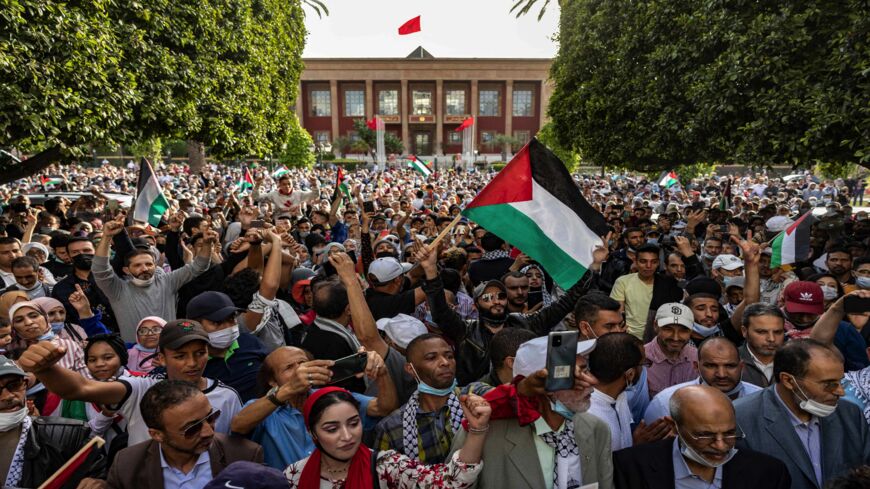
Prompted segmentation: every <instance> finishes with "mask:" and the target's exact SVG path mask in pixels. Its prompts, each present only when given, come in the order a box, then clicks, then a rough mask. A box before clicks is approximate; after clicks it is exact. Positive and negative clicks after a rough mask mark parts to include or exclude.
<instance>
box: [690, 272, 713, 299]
mask: <svg viewBox="0 0 870 489" xmlns="http://www.w3.org/2000/svg"><path fill="white" fill-rule="evenodd" d="M686 293H687V294H689V295H695V294H711V295H715V296H717V297H718V296H720V295H722V286H721V285H719V282H717V281H716V280H714V279H712V278H710V277H706V276H701V277H695V278H693V279H692V280H690V281H689V283H687V284H686Z"/></svg>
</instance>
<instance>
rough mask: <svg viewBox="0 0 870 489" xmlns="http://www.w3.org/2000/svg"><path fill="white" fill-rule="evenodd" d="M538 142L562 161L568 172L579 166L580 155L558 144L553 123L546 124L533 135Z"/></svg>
mask: <svg viewBox="0 0 870 489" xmlns="http://www.w3.org/2000/svg"><path fill="white" fill-rule="evenodd" d="M535 137H536V138H538V141H540V142H542V143H544V144H545V145H546V146H547V147H548V148H550V151H552V152H553V153H554V154H555V155H556V156H558V157H559V159H560V160H562V163H563V164H564V165H565V167H566V168H568V171H571V172H573V171H574V170H576V169H577V167H578V166H580V154H579V153H578V152H576V151H573V150H571V149H570V148H565V147H564V146H562V145H561V144H560V143H559V140H558V139H557V138H556V135H555V134H554V132H553V123H552V122H548V123H546V124H544V126H543V127H541V129H540V130H539V131H538V134H536V135H535Z"/></svg>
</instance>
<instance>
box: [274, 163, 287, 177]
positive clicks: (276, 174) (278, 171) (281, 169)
mask: <svg viewBox="0 0 870 489" xmlns="http://www.w3.org/2000/svg"><path fill="white" fill-rule="evenodd" d="M287 173H290V170H288V169H287V167H286V166H284V165H281V166H279V167H278V168H277V169H276V170H275V171H273V172H272V178H279V177H280V176H281V175H286V174H287Z"/></svg>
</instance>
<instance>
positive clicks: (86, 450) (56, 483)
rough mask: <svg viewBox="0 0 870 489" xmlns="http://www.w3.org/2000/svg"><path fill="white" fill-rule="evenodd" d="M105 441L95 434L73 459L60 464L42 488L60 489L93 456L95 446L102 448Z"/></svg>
mask: <svg viewBox="0 0 870 489" xmlns="http://www.w3.org/2000/svg"><path fill="white" fill-rule="evenodd" d="M105 443H106V442H105V441H104V440H103V439H102V438H100V437H99V436H95V437H93V438H91V440H90V441H88V442H87V443H86V444H85V445H84V446H83V447H81V448H80V449H79V451H78V452H76V454H75V455H73V456H72V458H71V459H69V460H67V461H66V463H64V464H63V465H61V466H60V468H59V469H57V471H56V472H55V473H54V474H52V475H51V477H49V478H48V479H47V480H46V481H45V482H43V483H42V485H40V486H39V488H40V489H60V488H61V487H63V486H65V485H66V484H67V483H68V482H70V480H71V479H72V478H73V476H75V475H76V472H77V471H78V469H79V468H80V467H81V466H82V465H83V464H84V463H85V462H87V461H88V458H89V457H90V456H91V453H92V452H93V451H94V448H96V449H97V450H99V449H101V448H102V447H103V445H105Z"/></svg>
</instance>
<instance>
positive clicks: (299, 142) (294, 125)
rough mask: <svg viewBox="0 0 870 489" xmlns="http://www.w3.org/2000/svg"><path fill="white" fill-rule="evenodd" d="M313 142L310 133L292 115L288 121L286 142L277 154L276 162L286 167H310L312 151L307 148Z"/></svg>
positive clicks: (312, 156)
mask: <svg viewBox="0 0 870 489" xmlns="http://www.w3.org/2000/svg"><path fill="white" fill-rule="evenodd" d="M313 144H314V142H313V141H312V139H311V134H308V131H306V130H305V128H304V127H302V125H301V124H299V119H298V118H297V117H296V116H295V115H294V116H293V118H292V119H291V120H290V123H289V137H288V139H287V143H286V145H285V146H284V148H283V149H282V150H281V154H280V155H278V162H279V163H280V164H282V165H285V166H286V167H287V168H311V166H312V165H314V153H313V152H312V151H311V150H310V149H309V148H310V147H311V146H312V145H313Z"/></svg>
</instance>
